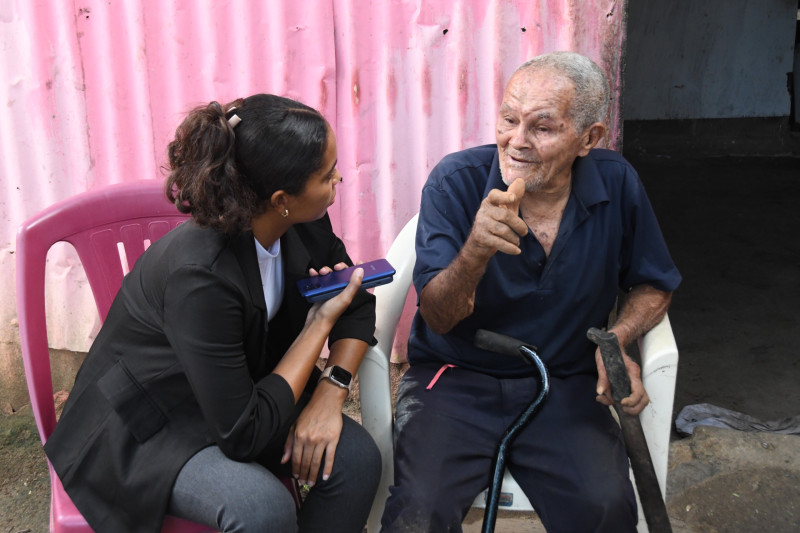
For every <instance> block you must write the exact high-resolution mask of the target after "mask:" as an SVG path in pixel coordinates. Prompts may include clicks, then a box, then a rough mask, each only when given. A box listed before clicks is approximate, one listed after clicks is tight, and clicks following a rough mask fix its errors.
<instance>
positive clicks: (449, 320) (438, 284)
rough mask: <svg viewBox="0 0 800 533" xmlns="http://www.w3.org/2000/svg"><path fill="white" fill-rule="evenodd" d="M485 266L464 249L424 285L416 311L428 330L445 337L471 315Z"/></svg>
mask: <svg viewBox="0 0 800 533" xmlns="http://www.w3.org/2000/svg"><path fill="white" fill-rule="evenodd" d="M487 263H488V259H483V258H481V257H479V256H477V255H474V254H472V253H470V250H469V248H468V247H467V246H465V247H464V248H463V249H462V250H461V252H460V253H459V254H458V255H457V256H456V258H455V259H453V262H452V263H450V265H449V266H448V267H447V268H445V269H444V270H442V271H441V272H439V274H437V275H436V276H435V277H434V278H433V279H432V280H430V281H429V282H428V284H427V285H425V288H423V289H422V293H421V294H420V299H419V311H420V314H421V315H422V318H423V319H425V322H426V323H427V324H428V327H429V328H431V329H432V330H433V331H434V332H436V333H439V334H444V333H447V332H448V331H450V330H451V329H453V327H455V325H456V324H458V323H459V322H461V321H462V320H463V319H465V318H466V317H468V316H469V315H471V314H472V311H473V309H474V306H475V289H476V288H477V287H478V283H479V282H480V280H481V277H483V273H484V272H485V271H486V265H487Z"/></svg>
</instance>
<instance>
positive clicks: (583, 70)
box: [517, 52, 610, 133]
mask: <svg viewBox="0 0 800 533" xmlns="http://www.w3.org/2000/svg"><path fill="white" fill-rule="evenodd" d="M547 69H551V70H554V71H555V72H557V73H558V74H561V75H563V76H564V77H566V78H567V79H569V80H570V81H571V82H572V84H573V85H574V86H575V96H574V98H573V99H572V105H571V107H570V110H569V118H570V119H572V123H573V125H574V126H575V130H576V131H577V132H578V133H581V132H583V131H584V130H585V129H586V128H588V127H589V126H591V125H592V124H594V123H595V122H603V123H605V119H606V114H607V113H608V106H609V99H610V92H609V87H608V80H607V79H606V76H605V74H604V73H603V70H602V69H601V68H600V67H599V66H597V64H596V63H595V62H594V61H592V60H591V59H589V58H588V57H586V56H583V55H581V54H577V53H575V52H552V53H549V54H543V55H540V56H537V57H534V58H533V59H531V60H529V61H527V62H525V63H523V64H522V65H521V66H520V67H519V68H518V69H517V72H520V71H528V72H534V71H539V70H547Z"/></svg>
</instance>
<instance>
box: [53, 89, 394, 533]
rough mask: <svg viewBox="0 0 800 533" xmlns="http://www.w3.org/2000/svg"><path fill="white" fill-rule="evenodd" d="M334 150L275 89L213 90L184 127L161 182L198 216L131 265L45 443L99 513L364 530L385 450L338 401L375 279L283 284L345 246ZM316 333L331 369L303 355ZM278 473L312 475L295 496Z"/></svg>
mask: <svg viewBox="0 0 800 533" xmlns="http://www.w3.org/2000/svg"><path fill="white" fill-rule="evenodd" d="M336 162H337V155H336V139H335V137H334V134H333V131H332V130H331V128H330V126H329V125H328V123H327V122H326V121H325V119H324V118H323V117H322V116H321V115H320V114H319V113H318V112H317V111H315V110H313V109H311V108H309V107H307V106H305V105H303V104H300V103H298V102H294V101H292V100H288V99H285V98H280V97H277V96H273V95H263V94H262V95H255V96H251V97H249V98H246V99H244V100H238V101H236V102H232V103H231V104H228V105H225V106H220V105H219V104H218V103H216V102H212V103H211V104H209V105H208V106H204V107H200V108H197V109H195V110H193V111H192V112H191V113H190V114H189V115H188V116H187V117H186V119H185V120H184V121H183V123H182V124H181V125H180V127H179V128H178V130H177V132H176V135H175V139H174V140H173V141H172V143H170V145H169V171H170V173H169V177H168V179H167V183H166V193H167V196H168V197H169V198H170V200H171V201H173V202H174V203H175V205H176V206H177V207H178V209H180V210H181V211H183V212H191V214H192V219H191V220H190V221H187V222H186V223H184V224H181V225H180V226H179V227H178V228H176V229H174V230H173V231H171V232H170V233H169V234H167V235H166V236H164V237H163V238H162V239H160V240H158V241H156V242H155V243H153V245H152V246H150V248H149V249H148V250H147V251H146V252H145V253H144V254H143V255H142V257H141V258H140V259H139V261H137V263H136V265H135V266H134V268H133V269H132V270H131V272H130V274H128V276H126V277H125V279H124V281H123V284H122V288H121V289H120V292H119V294H118V295H117V297H116V300H115V301H114V304H113V305H112V307H111V310H110V312H109V314H108V317H107V319H106V321H105V323H104V325H103V327H102V329H101V330H100V333H99V335H98V337H97V339H96V340H95V342H94V344H93V345H92V348H91V350H90V351H89V354H88V356H87V358H86V361H85V362H84V364H83V366H82V367H81V369H80V371H79V372H78V375H77V377H76V381H75V386H74V388H73V390H72V392H71V394H70V397H69V400H68V401H67V404H66V406H65V409H64V413H63V415H62V416H61V419H60V421H59V423H58V425H57V427H56V429H55V431H54V433H53V435H52V436H51V437H50V439H49V440H48V441H47V444H46V445H45V451H46V453H47V456H48V458H49V459H50V461H51V462H52V464H53V466H54V467H55V469H56V471H57V472H58V475H59V477H60V478H61V480H62V482H63V484H64V487H65V488H66V490H67V492H68V493H69V495H70V497H71V498H72V500H73V502H74V503H75V505H76V506H77V507H78V509H79V510H80V511H81V513H82V514H83V516H84V517H85V518H86V519H87V521H88V522H89V524H90V525H91V526H92V527H93V528H94V529H95V531H98V532H103V531H109V532H115V533H116V532H119V531H136V532H139V531H141V532H157V531H160V529H161V523H162V521H163V518H164V515H165V513H169V514H172V515H176V516H179V517H182V518H187V519H189V520H192V521H195V522H200V523H204V524H207V525H209V526H212V527H215V528H218V529H219V530H220V531H225V532H228V531H231V532H233V531H236V532H239V531H241V532H256V531H260V532H263V531H267V530H269V531H281V532H282V531H297V530H298V528H299V530H300V531H341V532H360V531H362V529H363V526H364V524H365V522H366V519H367V515H368V514H369V508H370V505H371V503H372V498H373V496H374V493H375V489H376V487H377V483H378V479H379V477H380V454H379V452H378V450H377V447H376V446H375V443H374V442H373V441H372V439H371V438H370V436H369V435H368V434H367V433H366V431H365V430H364V429H363V428H362V427H361V426H360V425H358V424H357V423H355V422H354V421H352V420H350V419H349V418H347V417H343V415H342V414H341V408H342V404H343V403H344V400H345V398H346V397H347V393H348V388H347V386H348V379H347V375H348V374H353V373H355V372H356V370H357V369H358V366H359V364H360V362H361V359H362V358H363V356H364V353H365V351H366V349H367V345H368V343H370V342H373V337H372V335H373V333H374V328H375V309H374V308H375V303H374V297H373V296H372V295H370V294H369V293H367V292H366V291H364V290H360V289H359V287H360V283H361V276H362V275H363V271H362V270H361V269H356V272H355V273H354V274H353V276H352V278H351V280H350V284H349V285H348V286H347V289H346V290H345V291H344V292H342V293H341V294H340V295H339V296H337V297H335V298H333V299H331V300H328V301H326V302H323V303H321V304H314V305H313V306H312V305H311V304H309V303H307V302H306V301H305V300H304V299H303V298H302V297H301V296H300V294H299V292H298V290H297V288H296V286H295V282H296V281H297V280H298V279H300V278H303V277H307V276H309V275H317V274H326V273H329V272H330V271H331V266H333V268H335V269H337V270H338V269H341V268H344V267H345V266H347V265H350V264H352V262H351V260H350V258H349V257H348V256H347V253H346V251H345V249H344V245H343V244H342V242H341V241H340V240H339V239H338V238H337V237H336V236H335V235H334V234H333V232H332V229H331V224H330V220H329V219H328V216H327V208H328V207H329V206H330V205H331V204H332V203H333V201H334V198H335V196H336V185H337V184H338V183H340V182H341V179H342V178H341V175H340V174H339V172H338V170H337V169H336ZM325 339H329V346H330V356H329V359H328V362H327V365H328V367H337V369H336V370H335V371H334V372H333V376H332V377H333V378H335V379H329V378H328V377H320V376H321V373H320V371H319V370H318V369H317V368H316V366H315V363H316V361H317V359H318V357H319V354H320V351H321V349H322V347H323V343H324V342H325ZM327 374H328V372H327V371H326V373H325V374H322V376H327ZM282 474H286V475H293V476H294V477H295V479H297V480H299V481H300V482H301V483H307V484H308V485H309V486H311V487H312V488H311V490H310V493H309V495H308V496H307V498H306V499H305V501H304V503H303V505H302V507H301V508H300V510H299V511H298V512H296V510H295V505H294V500H293V498H292V495H291V494H290V492H289V491H288V490H286V487H285V486H284V484H283V482H282V481H281V479H279V476H280V475H282Z"/></svg>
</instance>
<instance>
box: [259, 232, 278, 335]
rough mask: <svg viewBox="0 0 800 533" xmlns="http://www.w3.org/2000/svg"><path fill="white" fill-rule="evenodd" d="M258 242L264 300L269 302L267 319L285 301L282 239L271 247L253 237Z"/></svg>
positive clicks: (272, 315) (274, 313)
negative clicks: (263, 244)
mask: <svg viewBox="0 0 800 533" xmlns="http://www.w3.org/2000/svg"><path fill="white" fill-rule="evenodd" d="M253 240H254V241H255V243H256V255H257V256H258V269H259V271H260V272H261V285H262V287H263V289H264V301H266V302H267V321H268V322H269V321H270V320H272V319H273V318H274V317H275V315H276V314H277V313H278V309H280V307H281V302H282V301H283V261H282V260H281V240H280V239H278V240H276V241H275V242H274V243H272V245H270V247H269V248H268V249H267V248H264V247H263V246H261V243H260V242H258V240H257V239H256V238H255V237H253Z"/></svg>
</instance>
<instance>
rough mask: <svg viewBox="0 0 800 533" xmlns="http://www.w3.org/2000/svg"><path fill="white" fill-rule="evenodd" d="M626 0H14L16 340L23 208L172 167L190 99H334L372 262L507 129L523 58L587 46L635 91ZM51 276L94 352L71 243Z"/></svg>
mask: <svg viewBox="0 0 800 533" xmlns="http://www.w3.org/2000/svg"><path fill="white" fill-rule="evenodd" d="M624 14H625V2H624V1H616V0H584V1H581V2H578V1H577V0H558V1H555V0H528V1H522V0H450V1H448V0H404V1H385V2H384V1H368V0H316V1H315V0H312V1H303V2H299V1H297V0H274V1H269V0H263V1H250V0H227V1H221V0H127V1H121V0H73V1H69V0H5V1H4V2H2V4H0V25H2V26H1V27H2V33H1V34H0V40H1V41H0V42H1V43H2V50H0V76H2V78H0V79H2V80H3V82H2V87H0V91H2V93H3V97H4V98H3V100H4V101H5V102H6V108H7V109H6V113H5V117H6V118H5V120H3V121H2V122H0V147H1V149H2V155H3V157H2V159H1V160H0V165H2V166H1V167H0V168H1V169H2V193H3V194H2V197H1V198H0V207H1V208H2V218H1V219H0V226H1V227H0V239H2V240H0V251H2V256H1V257H0V291H2V295H3V298H2V301H3V305H2V311H1V312H2V316H0V319H1V320H2V324H3V326H2V333H0V339H1V340H3V341H5V342H16V340H15V339H16V331H15V329H14V328H13V321H14V317H15V315H16V313H15V301H14V285H13V280H14V276H13V272H14V260H13V259H14V258H13V252H14V246H15V244H14V238H15V231H16V228H17V226H18V225H19V224H20V223H21V221H22V220H24V219H25V218H27V217H28V216H30V215H32V214H34V213H36V212H37V211H39V210H41V209H42V208H44V207H46V206H47V205H49V204H51V203H53V202H55V201H57V200H59V199H62V198H64V197H67V196H69V195H72V194H75V193H78V192H81V191H83V190H87V189H92V188H96V187H99V186H102V185H105V184H109V183H116V182H122V181H130V180H137V179H162V177H163V175H162V174H161V172H160V170H159V169H160V166H161V165H163V163H164V161H165V148H166V144H167V142H168V141H169V139H170V137H171V134H172V133H173V132H174V129H175V127H176V126H177V125H178V123H179V122H180V120H181V118H182V115H183V113H184V112H185V111H186V110H188V109H189V108H190V107H192V106H194V105H197V104H200V103H205V102H208V101H210V100H219V101H229V100H232V99H234V98H237V97H240V96H247V95H249V94H253V93H258V92H273V93H277V94H283V95H286V96H289V97H292V98H295V99H298V100H301V101H303V102H305V103H307V104H309V105H312V106H314V107H316V108H318V109H319V110H320V111H321V112H322V113H323V114H324V115H325V116H326V117H327V118H328V119H329V120H330V122H331V124H332V125H333V127H334V129H335V131H336V132H337V139H338V144H339V168H340V171H341V173H342V174H343V175H344V177H345V181H344V184H343V186H342V187H341V188H340V189H339V193H338V194H337V203H336V204H335V205H334V206H333V207H332V212H331V214H332V218H333V220H334V224H335V226H336V229H337V230H338V231H339V232H340V234H341V235H342V237H343V238H344V240H345V242H346V243H347V245H348V248H349V250H350V251H351V255H352V257H353V258H354V259H356V260H369V259H373V258H376V257H378V256H381V255H382V254H383V253H384V252H385V250H386V249H387V248H388V246H389V244H390V242H391V240H392V239H393V237H394V236H395V235H396V234H397V232H398V231H399V230H400V228H401V227H402V225H403V224H404V223H405V222H406V221H407V220H408V219H409V218H410V217H411V216H412V214H413V213H414V212H415V211H416V210H417V208H418V202H419V193H420V190H421V187H422V184H423V182H424V180H425V178H426V176H427V173H428V171H429V170H430V168H431V167H432V166H433V165H434V164H435V163H436V162H437V161H438V160H439V159H440V158H441V157H442V156H444V155H445V154H446V153H448V152H451V151H454V150H458V149H460V148H464V147H468V146H473V145H477V144H482V143H489V142H493V139H494V133H493V132H494V121H495V113H496V109H497V105H498V103H499V101H500V98H501V95H502V90H503V86H504V84H505V82H506V81H507V79H508V77H509V76H510V75H511V73H512V72H513V71H514V69H515V68H516V67H517V66H518V65H519V64H520V63H522V62H523V61H524V60H526V59H528V58H530V57H532V56H534V55H536V54H538V53H541V52H545V51H552V50H559V49H571V50H575V51H580V52H582V53H585V54H586V55H588V56H590V57H592V58H593V59H595V60H596V61H597V62H598V63H600V64H601V65H602V66H603V67H604V68H605V69H606V70H607V72H608V73H609V77H610V79H611V80H612V84H613V88H614V92H615V94H619V92H620V83H621V77H620V69H621V59H622V57H621V50H622V44H623V40H624V30H625V28H624V22H625V20H624V18H625V17H624ZM618 109H619V106H617V105H615V106H614V110H613V116H612V128H611V132H610V142H609V143H610V145H611V146H615V145H617V143H618V138H619V131H620V130H619V124H618ZM49 276H50V278H51V279H50V281H51V283H50V286H51V287H52V290H51V292H50V297H49V298H50V300H51V302H52V303H53V304H55V306H56V311H55V312H54V315H53V316H52V321H51V322H52V332H51V343H52V345H53V346H54V347H58V348H61V347H66V348H70V349H76V350H84V349H86V347H87V346H88V343H89V341H90V337H91V335H92V330H93V326H92V321H93V320H94V319H93V318H89V317H93V315H94V309H93V304H92V302H91V299H90V298H88V297H86V296H85V295H81V294H78V293H66V292H64V289H63V286H64V284H63V283H60V282H59V280H61V279H63V278H68V279H78V280H80V279H82V272H81V270H80V267H79V266H78V265H76V260H75V259H74V258H73V257H72V256H71V254H70V253H69V251H64V250H61V251H59V252H57V253H54V254H53V257H52V259H51V265H50V274H49ZM76 320H80V323H82V324H85V331H81V332H79V333H78V334H77V335H71V336H66V334H65V331H66V328H62V327H59V326H60V325H61V324H64V323H65V322H66V321H69V322H74V321H76ZM95 327H96V325H95Z"/></svg>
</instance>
